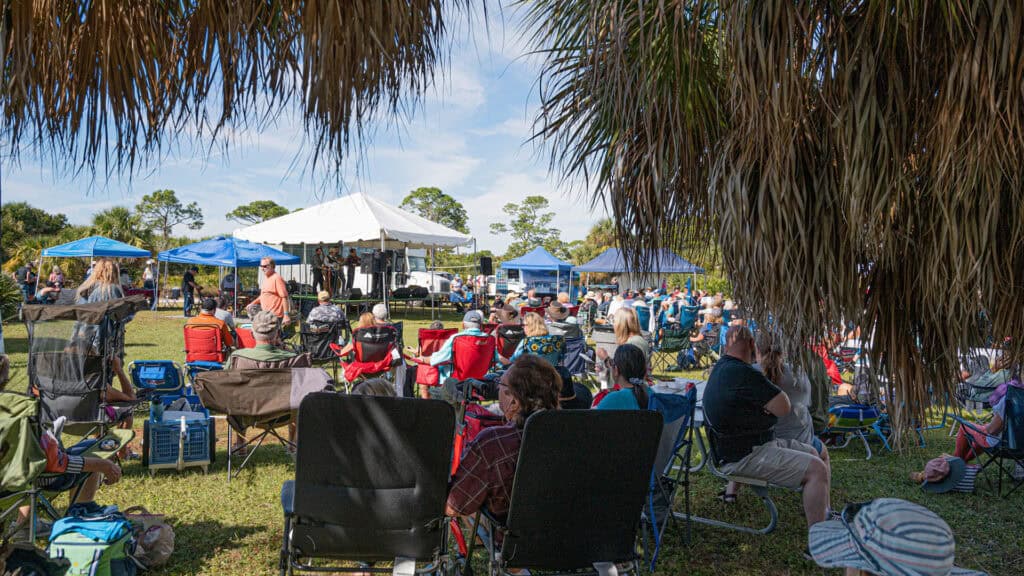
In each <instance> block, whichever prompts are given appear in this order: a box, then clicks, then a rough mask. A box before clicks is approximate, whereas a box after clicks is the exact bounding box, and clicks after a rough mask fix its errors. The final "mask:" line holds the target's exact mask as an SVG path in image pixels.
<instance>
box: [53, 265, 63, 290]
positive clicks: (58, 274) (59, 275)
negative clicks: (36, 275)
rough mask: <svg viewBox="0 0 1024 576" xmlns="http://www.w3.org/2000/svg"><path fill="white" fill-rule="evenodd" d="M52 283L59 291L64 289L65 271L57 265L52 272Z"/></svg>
mask: <svg viewBox="0 0 1024 576" xmlns="http://www.w3.org/2000/svg"><path fill="white" fill-rule="evenodd" d="M50 282H51V283H52V284H53V286H54V287H55V288H57V289H58V290H59V289H61V288H63V287H64V271H63V270H61V269H60V266H57V265H56V264H54V265H53V269H52V270H50Z"/></svg>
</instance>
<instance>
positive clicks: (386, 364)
mask: <svg viewBox="0 0 1024 576" xmlns="http://www.w3.org/2000/svg"><path fill="white" fill-rule="evenodd" d="M352 339H353V341H354V342H355V347H354V348H353V357H352V360H350V361H345V360H344V359H342V360H341V368H342V370H344V375H345V382H347V384H348V385H349V386H351V385H352V384H355V383H356V382H358V381H360V380H362V379H364V378H372V377H376V376H382V377H385V378H387V379H389V380H392V381H393V380H394V376H393V375H392V368H393V367H394V365H395V364H396V363H397V362H399V361H400V359H401V356H400V354H398V342H399V339H398V331H397V330H395V328H394V327H393V326H370V327H369V328H358V329H356V331H355V332H353V333H352ZM331 349H332V350H334V353H335V354H338V353H339V352H340V351H341V346H339V345H338V344H331Z"/></svg>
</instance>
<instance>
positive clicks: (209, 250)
mask: <svg viewBox="0 0 1024 576" xmlns="http://www.w3.org/2000/svg"><path fill="white" fill-rule="evenodd" d="M157 258H158V259H159V260H160V261H161V262H168V263H174V264H196V265H201V266H220V267H224V268H233V269H234V270H235V290H234V293H235V307H236V308H237V307H238V289H237V288H238V269H239V268H255V267H257V266H259V265H260V260H262V259H264V258H273V259H274V262H275V263H276V264H298V263H299V260H300V258H299V257H298V256H293V255H291V254H288V253H287V252H282V251H280V250H277V249H276V248H271V247H270V246H267V245H265V244H259V243H257V242H250V241H248V240H241V239H239V238H233V237H231V236H217V237H216V238H210V239H208V240H203V241H201V242H196V243H194V244H187V245H185V246H180V247H178V248H174V249H171V250H164V251H163V252H161V253H160V254H159V255H158V256H157Z"/></svg>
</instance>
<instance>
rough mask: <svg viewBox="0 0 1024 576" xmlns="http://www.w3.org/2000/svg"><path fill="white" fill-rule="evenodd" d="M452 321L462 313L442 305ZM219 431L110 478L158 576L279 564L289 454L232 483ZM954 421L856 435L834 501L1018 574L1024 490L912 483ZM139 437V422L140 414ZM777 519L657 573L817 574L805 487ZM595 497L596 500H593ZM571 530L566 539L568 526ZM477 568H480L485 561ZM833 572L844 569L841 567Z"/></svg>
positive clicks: (21, 359) (836, 468)
mask: <svg viewBox="0 0 1024 576" xmlns="http://www.w3.org/2000/svg"><path fill="white" fill-rule="evenodd" d="M396 316H397V317H398V319H405V320H406V322H405V341H406V342H408V343H413V342H415V341H416V330H417V329H418V328H421V327H425V326H426V325H427V324H428V323H429V321H430V317H429V313H428V312H425V311H422V310H413V311H411V312H408V313H404V314H403V313H399V314H397V315H396ZM443 319H444V321H445V324H446V325H447V326H455V325H456V322H457V319H456V316H455V315H453V314H446V315H445V316H444V318H443ZM183 322H184V320H183V319H182V318H181V317H180V316H177V315H176V312H175V311H172V310H160V311H158V312H143V313H140V314H139V315H138V316H137V317H136V319H135V320H134V321H133V322H132V323H131V324H129V326H128V334H127V340H126V342H127V344H126V346H127V348H126V352H127V357H128V360H133V359H176V360H178V361H183V359H184V353H183V352H182V340H181V326H182V324H183ZM4 336H5V342H6V346H7V351H8V353H9V354H10V355H11V360H12V364H13V368H12V373H13V379H12V382H11V384H10V385H9V386H10V387H11V389H21V388H23V386H24V383H25V382H26V381H27V376H26V375H25V362H26V344H27V341H26V334H25V329H24V326H21V325H17V324H9V325H7V326H5V327H4ZM218 430H219V431H220V433H221V436H222V437H221V438H220V442H219V445H218V448H219V451H218V462H217V463H216V464H215V465H214V466H213V467H212V468H211V470H210V473H209V474H208V475H203V474H202V473H201V472H191V471H189V472H183V473H175V472H166V471H164V472H160V473H158V474H157V475H156V476H155V477H151V476H150V475H149V473H148V471H147V470H145V469H144V468H142V466H141V465H140V463H139V462H138V461H137V460H136V461H132V462H129V463H127V464H126V465H125V466H124V479H123V480H122V481H121V482H120V483H118V484H117V485H114V486H108V487H104V488H103V489H102V490H101V492H100V498H99V500H100V501H101V503H104V504H117V505H118V506H121V507H122V508H125V507H128V506H133V505H139V504H141V505H143V506H145V507H147V508H148V509H150V510H151V511H153V512H161V513H165V514H167V515H168V516H169V519H170V522H171V523H172V525H173V527H174V530H175V534H176V546H175V551H174V555H173V556H172V557H171V560H170V563H169V564H168V565H167V566H166V567H163V568H161V569H159V570H155V571H153V572H152V573H153V574H167V575H171V574H174V575H178V574H226V575H249V574H268V573H273V572H275V570H276V566H277V555H278V550H279V547H280V542H281V529H282V517H281V508H280V505H279V501H278V499H279V491H280V487H281V483H282V482H283V481H284V480H287V479H289V478H290V477H292V475H293V473H294V468H293V464H292V461H291V459H290V458H289V457H288V456H286V455H285V453H284V450H283V449H281V448H280V447H279V446H277V445H271V446H269V449H263V450H260V451H259V452H257V454H256V455H255V456H254V457H253V461H252V463H251V464H250V466H249V468H248V469H247V470H245V471H243V473H242V474H241V476H240V477H239V478H237V479H236V480H234V481H232V482H231V484H228V483H227V481H226V475H225V463H224V460H225V448H226V444H225V438H224V437H223V434H224V430H225V426H224V424H223V422H221V423H219V425H218ZM947 432H948V430H936V431H931V432H929V433H928V434H927V435H926V438H927V443H928V446H927V448H923V449H922V448H910V449H907V450H905V451H904V452H903V453H900V454H892V453H885V452H883V451H882V448H881V446H880V445H878V444H876V445H875V446H873V448H874V449H875V451H876V456H875V457H874V458H872V459H871V460H870V461H865V460H864V452H863V448H862V447H861V446H859V445H856V444H855V443H853V444H851V445H850V447H849V448H846V449H844V450H833V452H832V463H833V489H832V501H833V506H835V507H836V508H841V507H842V505H843V503H845V502H857V501H863V500H869V499H871V498H877V497H883V496H886V497H898V498H905V499H907V500H911V501H914V502H918V503H920V504H923V505H925V506H927V507H929V508H931V509H932V510H934V511H935V512H937V513H938V514H939V515H941V516H942V517H943V518H945V520H946V521H947V522H948V523H949V524H950V526H952V528H953V530H954V532H955V534H956V539H957V543H958V546H957V557H958V563H959V565H961V566H965V567H969V568H973V569H982V570H986V571H988V572H989V573H990V574H993V575H998V574H1006V575H1009V574H1019V573H1020V567H1021V566H1022V565H1024V530H1021V519H1022V516H1021V514H1022V510H1024V506H1022V500H1024V490H1021V491H1018V492H1017V493H1016V494H1015V495H1014V496H1012V497H1011V498H1010V499H1009V500H1004V499H1001V498H999V497H998V496H997V495H995V494H992V493H991V492H990V491H988V490H986V489H985V485H984V482H983V481H980V488H981V490H980V493H979V494H977V495H963V494H952V495H929V494H925V493H923V492H922V491H921V490H919V489H918V488H917V487H916V486H914V485H911V484H909V483H908V482H907V481H906V477H907V475H908V474H909V472H910V471H912V470H916V469H920V468H921V467H922V466H923V464H924V462H925V461H927V460H928V459H929V458H930V457H933V456H935V455H937V454H939V453H941V452H943V451H952V448H953V443H952V441H951V439H950V438H949V437H948V436H947ZM137 434H141V422H137ZM720 488H721V486H720V484H719V483H718V482H717V480H716V479H714V478H713V477H711V475H710V474H708V473H707V472H701V473H700V474H698V475H697V477H696V482H695V487H694V491H693V502H694V507H695V512H696V514H698V515H701V516H710V517H714V518H720V519H728V520H730V521H743V520H749V521H751V522H753V523H763V522H765V521H766V518H765V517H764V515H763V513H762V508H761V505H760V503H758V502H757V501H756V499H755V498H754V496H753V494H751V493H749V492H745V493H742V494H741V497H740V501H739V503H738V504H736V505H734V506H731V507H729V508H726V507H725V505H724V504H722V503H720V502H718V501H717V500H716V499H715V497H714V494H715V493H716V492H717V491H718V490H719V489H720ZM775 499H776V502H777V504H778V507H779V511H780V527H779V529H778V530H776V531H775V532H774V533H772V534H769V535H767V536H751V535H747V534H741V533H738V532H732V531H726V530H722V529H718V528H711V527H707V526H702V525H694V528H693V540H692V542H690V543H689V544H686V543H684V541H683V530H681V529H679V528H676V529H670V531H669V535H668V537H667V541H666V543H665V547H664V549H663V550H664V551H663V556H662V560H661V562H660V563H659V566H658V571H657V572H658V573H659V574H666V575H667V574H673V575H675V574H735V575H741V574H742V575H746V574H821V573H822V571H821V570H820V569H819V568H817V567H816V566H815V565H814V564H813V563H810V562H808V561H806V560H805V559H804V558H803V554H802V551H803V549H804V547H805V546H806V534H807V531H806V526H805V524H804V520H803V515H802V512H801V508H800V501H799V496H798V495H797V494H794V493H786V492H782V491H778V492H776V494H775ZM594 505H600V503H599V502H595V503H594ZM566 537H570V536H569V535H566ZM481 568H482V566H481ZM835 573H838V571H836V572H835Z"/></svg>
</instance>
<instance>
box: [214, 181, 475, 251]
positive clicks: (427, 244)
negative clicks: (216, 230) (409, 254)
mask: <svg viewBox="0 0 1024 576" xmlns="http://www.w3.org/2000/svg"><path fill="white" fill-rule="evenodd" d="M234 236H235V237H236V238H241V239H243V240H251V241H253V242H262V243H264V244H319V243H323V244H326V245H330V244H337V243H339V242H340V243H342V244H344V245H346V246H365V247H380V246H381V238H382V237H383V239H384V241H385V243H386V245H387V248H399V247H409V248H431V247H455V246H463V245H465V244H468V243H469V242H471V241H472V239H471V238H470V236H469V235H468V234H463V233H461V232H458V231H456V230H452V229H451V228H448V227H447V226H443V225H441V224H438V223H437V222H431V221H430V220H427V219H426V218H423V217H422V216H419V215H417V214H413V213H412V212H408V211H406V210H402V209H401V208H397V207H395V206H391V205H389V204H385V203H384V202H381V201H380V200H377V199H376V198H372V197H370V196H369V195H367V194H364V193H355V192H354V193H351V194H346V195H345V196H341V197H340V198H336V199H334V200H330V201H327V202H324V203H322V204H317V205H316V206H310V207H308V208H303V209H302V210H299V211H297V212H292V213H291V214H285V215H284V216H280V217H278V218H273V219H271V220H267V221H265V222H260V223H259V224H253V225H252V226H247V227H245V228H238V229H236V230H235V231H234Z"/></svg>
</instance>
